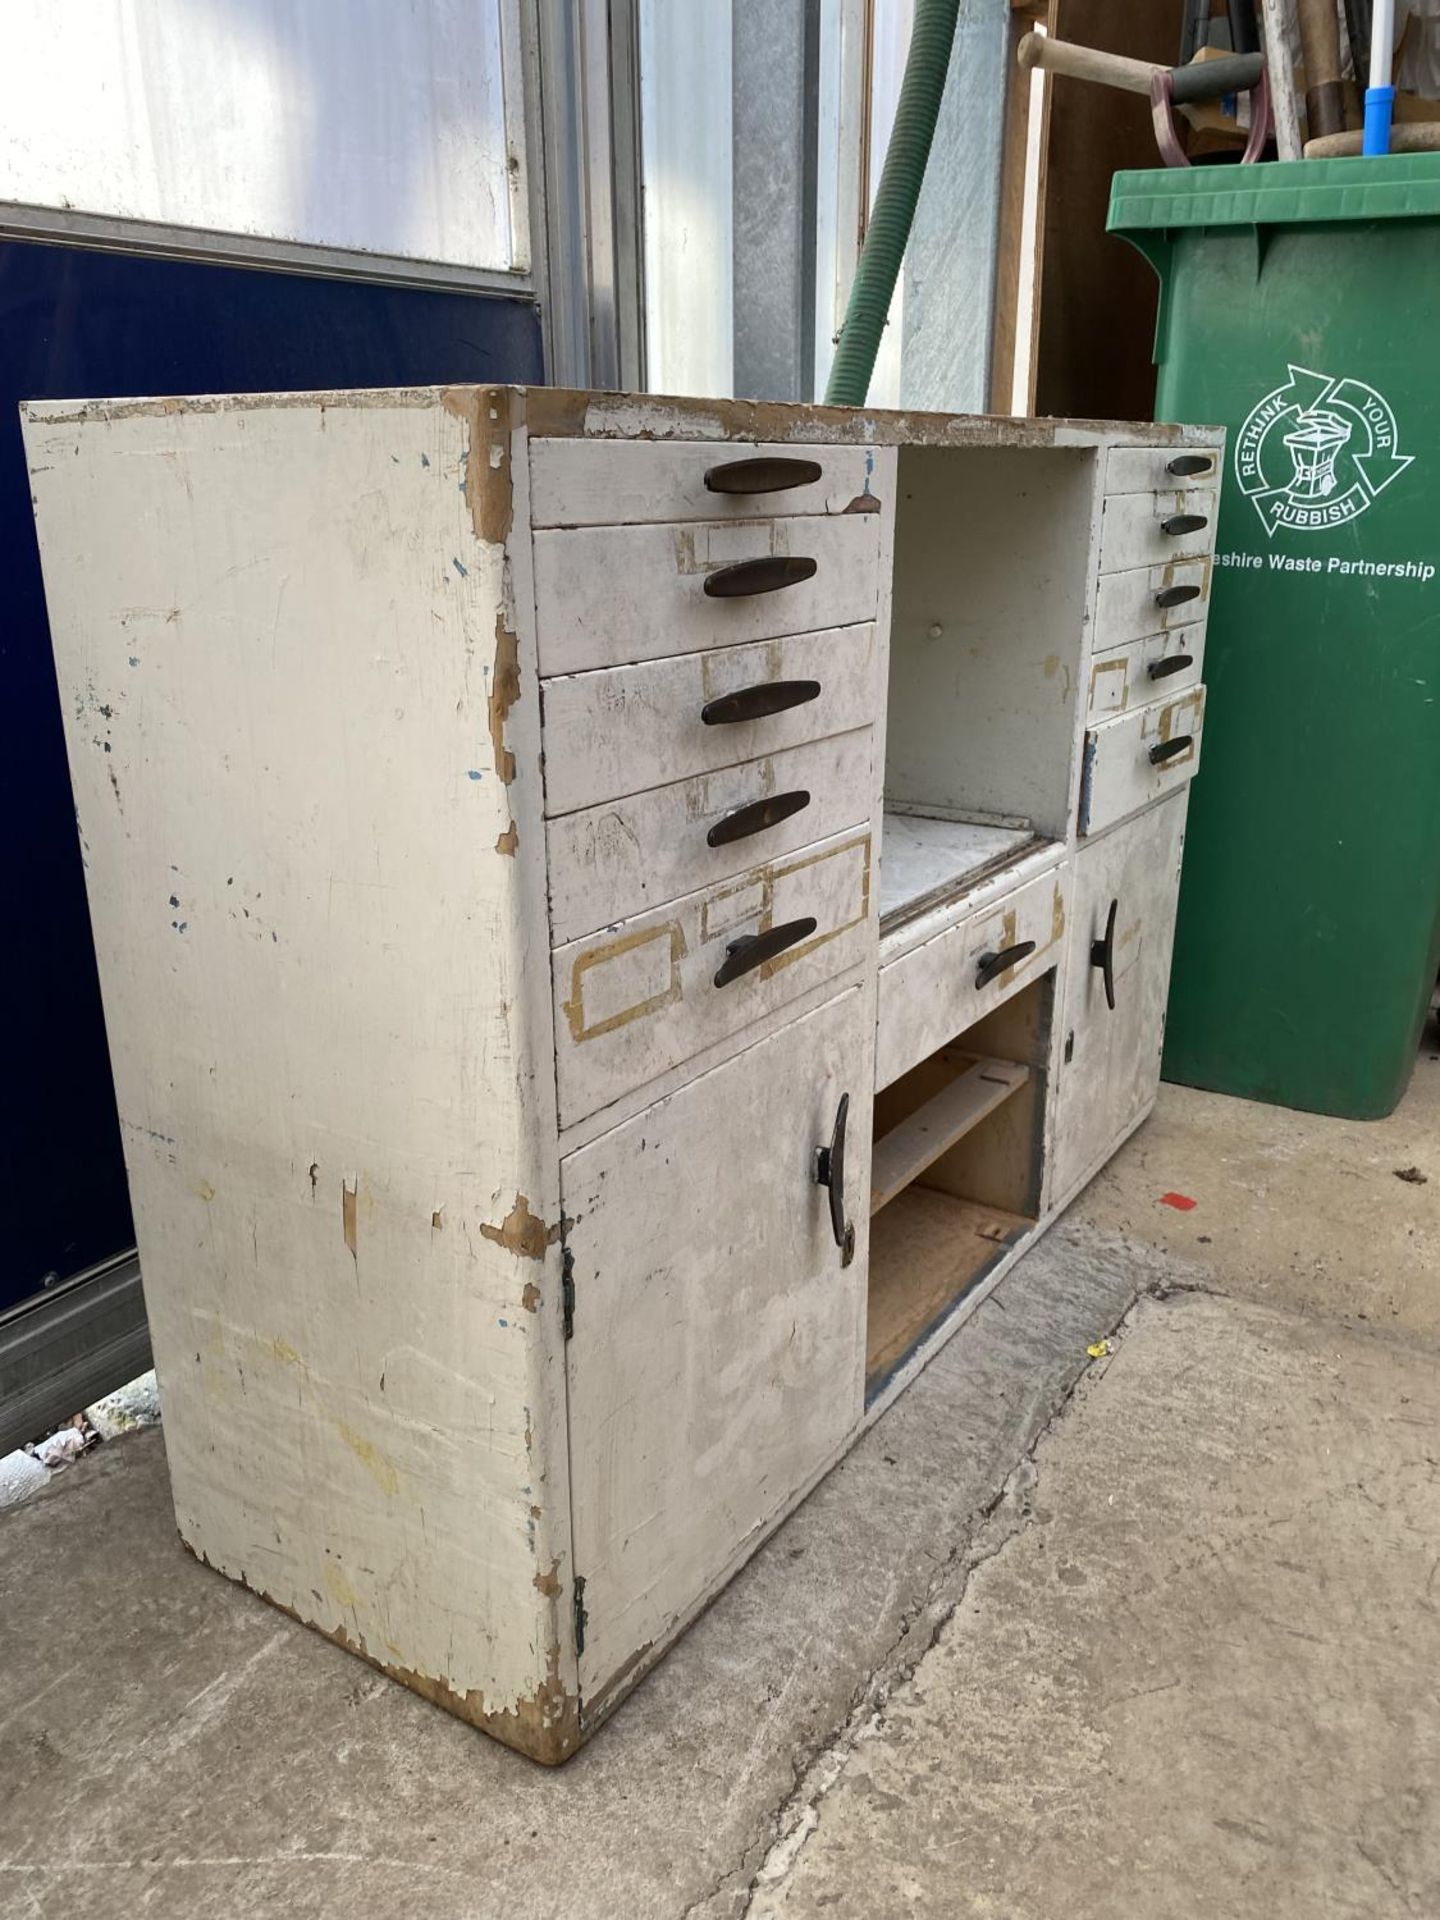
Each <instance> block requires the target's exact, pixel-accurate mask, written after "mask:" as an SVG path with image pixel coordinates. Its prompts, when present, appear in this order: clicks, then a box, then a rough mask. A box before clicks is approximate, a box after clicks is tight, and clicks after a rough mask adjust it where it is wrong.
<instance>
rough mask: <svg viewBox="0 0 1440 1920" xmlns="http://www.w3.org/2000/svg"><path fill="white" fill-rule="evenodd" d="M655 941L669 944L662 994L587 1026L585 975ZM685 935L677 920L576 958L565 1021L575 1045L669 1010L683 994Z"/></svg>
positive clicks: (566, 1005) (638, 1002)
mask: <svg viewBox="0 0 1440 1920" xmlns="http://www.w3.org/2000/svg"><path fill="white" fill-rule="evenodd" d="M654 940H668V941H669V942H670V979H669V983H668V984H667V985H666V986H665V987H664V988H662V990H661V991H660V992H659V993H652V994H651V995H650V997H649V998H648V999H646V1000H640V1001H637V1003H636V1004H635V1005H634V1006H633V1007H626V1008H624V1009H623V1010H622V1011H621V1012H619V1013H612V1014H611V1015H610V1016H609V1018H608V1019H605V1020H597V1021H596V1022H595V1025H594V1026H593V1027H591V1026H587V1025H586V1024H585V976H586V974H587V973H589V972H590V971H591V969H592V968H594V967H599V966H604V964H605V963H606V962H607V961H609V960H618V959H619V958H620V956H621V955H622V954H626V953H632V952H634V950H635V949H636V948H637V947H643V946H647V945H648V944H649V943H650V942H651V941H654ZM686 951H687V949H686V945H685V934H684V931H683V929H682V928H681V926H680V923H679V922H678V921H676V920H672V921H669V922H667V924H666V925H665V926H663V927H641V928H639V929H637V930H636V931H635V932H632V933H627V934H624V935H622V936H621V938H620V939H618V940H609V941H607V942H606V943H605V945H604V946H602V947H591V948H590V949H589V951H588V952H586V953H582V954H579V955H577V956H576V959H575V964H574V966H573V967H572V969H571V972H570V998H569V999H568V1000H567V1001H566V1002H565V1018H566V1019H567V1020H568V1021H569V1023H570V1036H571V1038H572V1039H573V1040H575V1041H576V1042H579V1041H582V1040H594V1039H596V1038H597V1037H598V1036H599V1035H600V1034H602V1033H614V1032H615V1031H616V1029H617V1028H619V1027H628V1026H629V1025H630V1022H631V1021H632V1020H643V1019H644V1018H645V1016H646V1015H647V1014H651V1013H658V1012H659V1010H660V1008H661V1007H668V1006H669V1005H670V1004H671V1003H672V1001H675V1000H678V999H679V998H680V997H681V994H682V992H683V982H682V981H681V978H680V962H681V961H682V960H683V959H684V958H685V954H686Z"/></svg>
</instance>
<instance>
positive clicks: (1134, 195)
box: [1105, 153, 1440, 234]
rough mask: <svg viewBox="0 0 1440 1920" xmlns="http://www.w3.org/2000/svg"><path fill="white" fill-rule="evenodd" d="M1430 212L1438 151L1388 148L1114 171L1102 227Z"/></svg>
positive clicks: (1435, 198)
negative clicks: (1377, 153)
mask: <svg viewBox="0 0 1440 1920" xmlns="http://www.w3.org/2000/svg"><path fill="white" fill-rule="evenodd" d="M1437 216H1440V153H1392V154H1387V155H1385V156H1384V157H1383V158H1379V159H1374V160H1363V159H1351V160H1288V161H1261V162H1260V163H1259V164H1258V165H1255V166H1249V167H1242V166H1213V167H1147V168H1145V169H1144V170H1143V171H1141V170H1136V171H1128V172H1122V173H1117V174H1116V175H1115V178H1114V180H1113V182H1112V183H1111V188H1110V214H1109V218H1108V219H1107V221H1106V223H1105V225H1106V230H1107V231H1108V232H1110V233H1124V234H1139V233H1157V232H1159V233H1165V232H1173V231H1175V230H1176V229H1177V228H1183V227H1277V226H1296V225H1302V224H1309V223H1315V222H1321V221H1327V222H1331V223H1337V222H1345V221H1352V220H1425V219H1434V218H1436V217H1437Z"/></svg>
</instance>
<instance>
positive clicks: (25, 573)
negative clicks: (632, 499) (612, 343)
mask: <svg viewBox="0 0 1440 1920" xmlns="http://www.w3.org/2000/svg"><path fill="white" fill-rule="evenodd" d="M542 378H543V368H542V361H541V347H540V330H539V324H538V319H537V315H536V311H535V308H534V306H533V305H532V304H531V303H530V302H528V301H522V300H506V299H500V298H498V297H495V296H491V295H482V294H462V293H448V292H430V291H422V290H419V289H415V288H406V287H382V286H372V285H363V284H359V283H356V282H347V281H340V280H318V279H310V278H304V277H301V276H300V275H294V274H279V273H263V272H258V271H254V270H250V269H245V268H235V267H220V266H206V265H202V264H199V263H196V262H189V261H168V260H144V259H136V258H133V257H127V256H124V255H120V254H106V253H93V252H86V251H84V250H82V249H78V248H69V247H52V246H40V245H29V244H23V243H0V583H3V597H0V823H3V830H0V899H3V901H4V902H5V947H6V956H5V968H4V979H5V995H4V1002H3V1013H0V1036H3V1038H0V1060H3V1062H4V1068H3V1074H0V1084H3V1087H4V1097H3V1099H0V1210H3V1238H0V1247H3V1254H0V1310H3V1309H4V1308H5V1307H7V1306H9V1305H11V1304H12V1303H13V1302H15V1301H17V1300H21V1299H24V1298H25V1297H26V1296H28V1295H29V1294H32V1293H34V1292H36V1291H37V1290H38V1289H39V1288H40V1286H41V1285H42V1283H43V1281H44V1278H45V1276H46V1275H47V1274H52V1273H53V1274H57V1275H59V1276H60V1277H61V1278H64V1277H67V1276H68V1275H70V1274H72V1273H76V1272H78V1271H80V1270H81V1269H82V1268H85V1267H88V1266H91V1265H93V1264H94V1263H95V1262H96V1261H99V1260H103V1259H106V1258H107V1257H108V1256H109V1255H111V1254H113V1253H116V1252H119V1251H121V1250H122V1249H123V1248H125V1247H127V1246H129V1245H130V1244H131V1242H132V1239H133V1234H132V1230H131V1223H130V1207H129V1201H128V1198H127V1195H126V1188H125V1167H124V1162H123V1159H122V1157H121V1151H120V1135H119V1128H118V1125H117V1123H116V1118H115V1098H114V1092H113V1090H112V1087H111V1082H110V1068H109V1060H108V1057H107V1054H106V1048H105V1031H104V1025H103V1022H102V1018H101V1011H100V993H99V986H98V983H97V981H96V976H95V959H94V954H93V951H92V948H91V943H90V926H89V918H88V915H87V911H86V905H85V887H84V878H83V875H82V873H81V868H80V851H79V846H78V843H77V840H76V835H75V820H74V812H73V808H72V803H71V798H70V784H69V780H68V777H67V774H66V767H65V744H64V737H63V734H62V730H61V723H60V705H59V695H58V693H57V690H56V686H55V673H54V667H53V664H52V661H51V655H50V637H49V631H48V628H47V626H46V622H45V602H44V594H43V591H42V587H41V580H40V561H39V555H38V553H37V551H36V546H35V531H34V523H33V521H32V519H31V515H30V492H29V486H28V484H27V480H26V474H25V462H24V455H23V451H22V447H21V441H20V429H19V418H18V414H17V407H18V405H19V402H20V401H22V400H28V399H67V398H76V397H81V396H84V397H100V396H112V395H114V396H119V395H130V394H163V393H254V392H263V391H266V390H268V389H276V390H281V389H290V390H295V389H299V388H305V387H390V386H408V385H428V384H430V383H431V382H443V381H454V380H495V381H523V382H527V383H531V384H534V383H536V382H538V381H539V380H541V379H542Z"/></svg>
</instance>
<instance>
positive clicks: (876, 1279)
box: [865, 1187, 1035, 1402]
mask: <svg viewBox="0 0 1440 1920" xmlns="http://www.w3.org/2000/svg"><path fill="white" fill-rule="evenodd" d="M1034 1228H1035V1222H1034V1221H1033V1220H1031V1219H1028V1218H1027V1217H1026V1216H1025V1215H1023V1214H1018V1213H1007V1212H1005V1211H1004V1209H1003V1208H1000V1207H984V1206H980V1205H979V1204H978V1203H977V1202H975V1201H973V1200H961V1199H958V1198H957V1197H956V1196H955V1195H954V1194H950V1193H940V1192H938V1191H937V1190H936V1189H935V1188H933V1187H907V1188H906V1189H905V1191H904V1192H903V1193H902V1194H900V1195H899V1197H898V1198H897V1199H896V1201H895V1202H894V1204H893V1206H889V1207H887V1208H886V1209H885V1211H884V1212H883V1213H882V1214H880V1215H879V1217H878V1218H877V1219H875V1220H872V1221H871V1223H870V1294H869V1307H868V1310H867V1315H866V1326H865V1398H866V1401H867V1402H868V1401H870V1400H873V1399H874V1398H875V1396H876V1394H877V1393H879V1392H880V1390H881V1389H882V1388H883V1387H884V1386H885V1384H886V1382H887V1381H888V1380H890V1379H891V1378H892V1377H893V1375H894V1373H895V1371H896V1369H897V1368H898V1367H900V1366H902V1365H903V1364H904V1362H905V1360H906V1359H907V1358H908V1357H909V1355H910V1354H911V1353H913V1352H914V1350H915V1348H916V1347H917V1346H919V1345H920V1343H921V1342H922V1341H923V1340H925V1339H927V1338H928V1337H929V1335H930V1334H931V1333H933V1332H934V1331H935V1329H936V1328H937V1327H938V1326H939V1325H940V1323H941V1322H942V1321H943V1320H944V1319H945V1318H946V1317H947V1316H948V1315H949V1314H950V1313H951V1312H953V1311H954V1309H955V1307H956V1306H957V1305H958V1304H959V1302H960V1301H961V1300H962V1299H963V1298H964V1296H965V1295H966V1294H967V1293H969V1292H970V1291H971V1290H972V1289H973V1288H974V1287H976V1286H977V1285H978V1284H979V1283H980V1281H981V1280H983V1279H984V1277H985V1275H986V1274H987V1273H989V1272H990V1270H991V1269H992V1268H993V1267H994V1266H995V1265H996V1264H997V1263H998V1262H999V1261H1001V1260H1003V1259H1004V1257H1005V1255H1006V1254H1007V1253H1008V1252H1009V1251H1010V1249H1011V1248H1012V1247H1013V1246H1015V1244H1016V1243H1017V1242H1018V1241H1020V1240H1023V1239H1024V1238H1025V1236H1026V1235H1027V1234H1028V1233H1032V1232H1033V1231H1034Z"/></svg>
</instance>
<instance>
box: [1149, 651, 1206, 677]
mask: <svg viewBox="0 0 1440 1920" xmlns="http://www.w3.org/2000/svg"><path fill="white" fill-rule="evenodd" d="M1194 664H1195V656H1194V654H1193V653H1172V654H1169V655H1167V657H1166V658H1165V659H1164V660H1152V661H1151V662H1150V665H1149V667H1148V669H1147V671H1148V673H1149V675H1150V678H1151V679H1152V680H1168V679H1169V678H1170V676H1171V674H1172V673H1183V672H1184V671H1185V669H1186V667H1193V666H1194Z"/></svg>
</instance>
